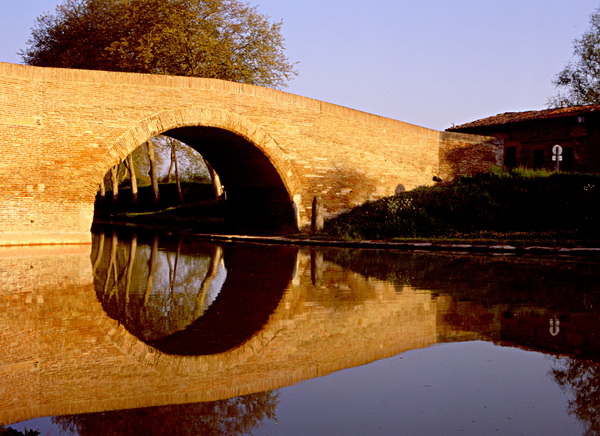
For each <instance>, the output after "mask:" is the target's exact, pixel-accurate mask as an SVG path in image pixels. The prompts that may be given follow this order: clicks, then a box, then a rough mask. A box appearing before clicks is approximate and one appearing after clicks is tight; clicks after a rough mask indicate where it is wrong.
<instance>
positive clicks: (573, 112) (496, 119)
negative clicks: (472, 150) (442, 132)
mask: <svg viewBox="0 0 600 436" xmlns="http://www.w3.org/2000/svg"><path fill="white" fill-rule="evenodd" d="M596 111H600V105H587V106H569V107H560V108H556V109H545V110H540V111H526V112H505V113H503V114H498V115H494V116H493V117H488V118H482V119H481V120H477V121H472V122H470V123H466V124H461V125H460V126H453V127H450V128H449V129H446V130H450V131H452V130H459V131H460V130H466V129H476V128H480V127H491V126H498V125H502V124H514V123H522V122H525V121H532V120H545V119H549V118H564V117H576V116H579V115H584V114H587V113H590V112H596Z"/></svg>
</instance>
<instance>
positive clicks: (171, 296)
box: [92, 231, 296, 355]
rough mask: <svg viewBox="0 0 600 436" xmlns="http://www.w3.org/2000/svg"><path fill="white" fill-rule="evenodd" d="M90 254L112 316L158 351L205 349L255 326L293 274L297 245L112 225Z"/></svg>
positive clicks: (221, 346)
mask: <svg viewBox="0 0 600 436" xmlns="http://www.w3.org/2000/svg"><path fill="white" fill-rule="evenodd" d="M248 259H252V262H248ZM92 261H93V270H94V287H95V290H96V295H97V297H98V299H99V300H100V301H101V303H102V305H103V307H104V310H105V311H106V313H107V314H108V315H109V316H110V317H111V318H113V319H115V320H117V321H119V322H120V323H121V324H123V326H125V328H126V329H127V330H128V331H129V332H130V333H132V334H133V335H134V336H136V337H137V338H139V339H140V340H141V341H143V342H145V343H146V344H148V345H151V346H153V347H154V348H156V349H158V350H159V351H162V352H164V353H168V354H175V355H207V354H217V353H222V352H225V351H228V350H231V349H233V348H236V347H238V346H240V345H241V344H243V343H244V342H246V341H247V340H248V339H250V338H251V337H252V336H253V335H254V334H255V333H257V332H258V331H260V329H261V328H262V326H263V325H264V324H265V323H266V322H267V321H268V319H269V316H270V315H271V314H272V313H273V311H274V310H275V308H276V307H277V305H278V304H279V301H280V299H281V297H282V295H283V292H284V290H285V289H286V287H287V285H288V284H289V282H290V280H291V278H292V275H293V272H294V267H295V263H296V249H294V248H291V247H277V248H276V249H275V250H273V247H269V248H268V249H267V248H266V247H263V246H260V245H227V244H226V245H218V244H214V243H203V242H201V241H194V240H186V239H178V240H173V238H170V239H169V240H168V241H167V240H166V239H165V240H164V242H161V239H160V238H159V237H158V236H156V235H154V236H152V237H149V238H146V237H145V236H144V235H137V234H135V233H132V232H130V231H121V232H118V233H117V232H116V231H113V232H110V233H108V234H105V233H98V234H95V235H94V245H93V252H92ZM242 261H244V262H242ZM229 263H231V264H232V265H236V266H235V267H232V268H230V267H228V265H229Z"/></svg>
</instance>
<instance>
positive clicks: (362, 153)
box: [0, 63, 498, 245]
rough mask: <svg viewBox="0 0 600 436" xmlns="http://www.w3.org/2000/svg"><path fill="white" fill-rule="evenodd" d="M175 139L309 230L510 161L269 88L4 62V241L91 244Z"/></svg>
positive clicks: (229, 181)
mask: <svg viewBox="0 0 600 436" xmlns="http://www.w3.org/2000/svg"><path fill="white" fill-rule="evenodd" d="M349 92H351V90H349ZM165 132H167V133H169V132H170V133H171V134H172V135H173V136H176V137H180V138H182V139H186V140H188V141H189V142H191V143H190V144H189V145H191V146H193V147H195V148H197V149H198V150H199V151H200V152H201V153H203V154H204V155H205V156H207V157H208V158H209V161H210V162H211V164H212V163H215V165H214V166H215V168H217V171H219V170H220V171H219V173H220V175H221V172H222V173H223V174H224V176H222V179H223V180H224V183H225V186H226V188H227V189H228V194H231V197H232V198H234V199H235V198H238V199H242V198H243V201H245V203H243V201H242V203H241V204H245V205H246V206H247V205H249V204H250V203H260V202H261V201H262V202H264V200H265V198H263V197H266V199H267V200H269V198H268V197H269V195H270V193H273V192H278V194H277V195H278V199H277V201H278V202H279V203H281V204H279V207H282V206H283V207H286V208H289V210H290V211H295V213H296V221H297V225H298V226H299V227H300V228H304V227H306V226H308V225H309V221H310V216H311V207H312V200H313V198H314V197H315V196H317V195H320V196H321V197H322V200H323V204H324V206H325V209H326V212H327V214H328V215H334V214H337V213H340V212H341V211H344V210H347V209H349V208H351V207H353V206H355V205H357V204H360V203H362V202H364V201H367V200H370V199H375V198H379V197H382V196H385V195H390V194H393V193H394V192H395V190H396V188H397V187H398V185H403V186H404V187H405V188H406V189H411V188H413V187H415V186H419V185H428V184H430V183H431V180H432V177H433V176H439V177H442V178H443V179H449V178H453V177H455V176H457V175H459V174H464V173H469V172H473V171H478V170H481V169H486V168H489V167H490V166H491V165H494V164H496V163H497V161H498V160H497V148H498V145H497V144H496V143H494V140H492V139H490V138H487V137H482V136H473V135H464V134H455V133H449V132H443V133H441V132H438V131H435V130H431V129H426V128H423V127H418V126H414V125H410V124H407V123H403V122H400V121H395V120H391V119H387V118H382V117H378V116H375V115H371V114H367V113H364V112H359V111H356V110H352V109H348V108H344V107H340V106H336V105H332V104H329V103H324V102H322V101H318V100H313V99H309V98H305V97H300V96H297V95H292V94H288V93H285V92H281V91H276V90H271V89H267V88H261V87H256V86H250V85H242V84H238V83H231V82H224V81H220V80H214V79H200V78H184V77H171V76H152V75H141V74H129V73H114V72H102V71H86V70H67V69H54V68H37V67H29V66H22V65H15V64H7V63H0V152H1V156H2V159H0V245H10V244H36V243H80V242H90V240H91V236H90V232H89V229H90V225H91V221H92V215H93V207H94V205H93V203H94V198H95V194H96V192H97V188H98V185H99V183H100V181H101V179H102V177H103V175H104V174H105V173H106V172H107V171H108V170H109V168H110V167H111V166H113V165H115V164H116V163H118V162H119V161H121V160H122V159H123V158H125V157H126V156H127V155H128V154H129V153H131V152H132V151H133V150H134V149H135V148H136V147H138V146H139V145H141V144H142V143H144V142H145V141H146V140H147V139H149V138H150V137H152V136H154V135H157V134H161V133H165ZM228 132H231V133H233V135H232V134H231V133H228ZM281 193H284V195H283V196H282V195H281ZM273 198H275V197H273ZM282 198H283V200H282ZM240 201H241V200H240ZM274 201H275V200H274Z"/></svg>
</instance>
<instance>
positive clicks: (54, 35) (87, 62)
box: [19, 0, 297, 88]
mask: <svg viewBox="0 0 600 436" xmlns="http://www.w3.org/2000/svg"><path fill="white" fill-rule="evenodd" d="M281 26H282V23H281V22H276V23H271V22H270V21H269V17H268V16H267V15H262V14H260V13H259V12H258V11H257V8H256V7H253V6H250V5H248V4H246V3H244V2H243V1H242V0H65V1H64V3H62V4H61V5H59V6H57V8H56V12H55V14H45V15H42V16H40V17H38V18H37V22H36V24H35V26H34V27H33V29H32V35H31V39H30V40H29V41H28V42H27V48H26V49H25V50H22V51H21V52H20V53H19V54H20V55H21V57H22V59H23V61H24V62H25V63H27V64H29V65H35V66H51V67H63V68H85V69H93V70H109V71H128V72H137V73H151V74H170V75H181V76H196V77H211V78H219V79H224V80H231V81H235V82H242V83H251V84H255V85H262V86H268V87H273V88H281V87H284V86H285V85H286V82H287V81H288V80H290V79H291V78H292V77H293V76H294V75H296V74H297V73H296V71H295V69H294V64H293V63H290V62H289V61H288V59H287V58H286V57H285V56H284V53H283V48H284V39H283V36H282V35H281Z"/></svg>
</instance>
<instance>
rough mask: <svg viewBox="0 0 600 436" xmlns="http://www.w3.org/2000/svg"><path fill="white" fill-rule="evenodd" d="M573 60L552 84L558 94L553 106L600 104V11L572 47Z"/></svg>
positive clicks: (550, 102) (592, 16) (595, 13)
mask: <svg viewBox="0 0 600 436" xmlns="http://www.w3.org/2000/svg"><path fill="white" fill-rule="evenodd" d="M573 55H574V59H573V60H572V61H571V62H569V63H568V64H567V65H566V66H565V67H564V68H563V70H562V71H560V72H559V73H558V74H557V75H556V77H555V79H554V81H553V83H554V85H556V87H557V88H558V89H559V93H558V95H556V96H555V97H553V98H551V99H550V100H549V101H548V103H549V106H551V107H561V106H565V105H567V106H576V105H586V104H599V103H600V8H599V9H597V10H596V12H594V13H593V14H592V15H591V17H590V28H589V29H588V30H587V31H586V32H585V33H584V34H583V35H582V36H581V38H579V39H576V40H575V41H574V44H573Z"/></svg>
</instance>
